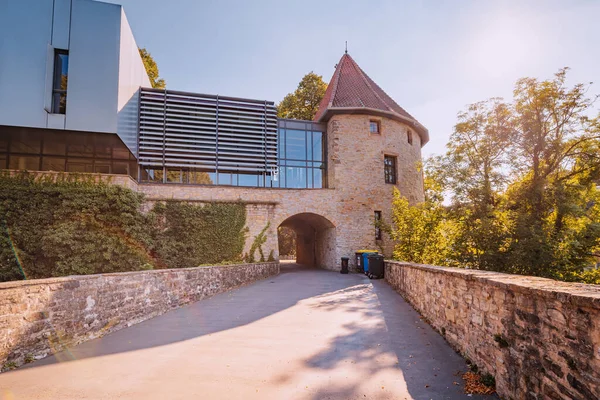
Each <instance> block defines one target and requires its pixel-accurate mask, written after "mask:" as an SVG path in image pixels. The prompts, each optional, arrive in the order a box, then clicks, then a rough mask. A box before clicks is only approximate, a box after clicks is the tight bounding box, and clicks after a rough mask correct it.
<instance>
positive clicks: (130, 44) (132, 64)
mask: <svg viewBox="0 0 600 400" xmlns="http://www.w3.org/2000/svg"><path fill="white" fill-rule="evenodd" d="M120 42H121V43H120V44H121V46H120V52H119V93H118V96H119V97H118V117H117V118H118V121H117V133H118V134H119V136H120V137H121V140H123V142H124V143H125V144H126V145H127V147H129V149H130V150H131V151H132V153H133V154H135V155H136V157H137V155H138V148H137V147H138V138H137V136H138V110H139V101H140V90H139V89H140V86H142V87H150V79H148V74H147V73H146V68H145V67H144V63H143V62H142V59H141V58H140V54H139V50H138V46H137V44H136V42H135V39H134V37H133V32H131V28H130V27H129V23H128V21H127V17H126V16H125V12H124V11H123V10H121V40H120Z"/></svg>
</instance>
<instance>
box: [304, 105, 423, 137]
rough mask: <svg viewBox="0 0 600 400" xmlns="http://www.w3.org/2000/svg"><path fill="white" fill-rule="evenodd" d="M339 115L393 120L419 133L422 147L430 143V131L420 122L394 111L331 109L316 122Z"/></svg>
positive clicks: (360, 108)
mask: <svg viewBox="0 0 600 400" xmlns="http://www.w3.org/2000/svg"><path fill="white" fill-rule="evenodd" d="M339 114H368V115H376V116H380V117H387V118H391V119H394V120H396V121H398V122H402V123H404V124H407V125H409V126H411V127H412V128H413V129H414V130H415V131H417V133H418V134H419V137H420V138H421V147H423V146H425V144H427V142H429V130H427V128H425V127H424V126H423V125H421V123H420V122H419V121H417V120H416V119H413V118H409V117H405V116H404V115H400V114H398V113H396V112H393V111H385V110H379V109H376V108H369V107H329V108H327V110H325V112H324V113H323V114H322V115H321V117H320V118H319V120H318V121H316V122H319V123H322V122H327V121H329V118H331V117H332V116H333V115H339Z"/></svg>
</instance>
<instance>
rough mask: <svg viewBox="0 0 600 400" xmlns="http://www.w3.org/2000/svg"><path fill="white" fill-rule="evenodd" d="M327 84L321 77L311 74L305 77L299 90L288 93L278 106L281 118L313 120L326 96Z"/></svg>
mask: <svg viewBox="0 0 600 400" xmlns="http://www.w3.org/2000/svg"><path fill="white" fill-rule="evenodd" d="M326 90H327V84H326V83H325V82H324V81H323V77H322V76H321V75H317V74H315V73H314V72H312V71H311V72H309V73H308V74H306V75H304V77H303V78H302V80H301V81H300V83H299V84H298V88H297V89H296V90H295V91H294V92H293V93H288V94H287V95H286V96H285V97H284V98H283V100H282V101H281V103H279V104H278V105H277V115H278V117H279V118H291V119H304V120H312V119H313V118H314V116H315V114H316V113H317V110H318V109H319V104H320V103H321V100H322V99H323V96H325V91H326Z"/></svg>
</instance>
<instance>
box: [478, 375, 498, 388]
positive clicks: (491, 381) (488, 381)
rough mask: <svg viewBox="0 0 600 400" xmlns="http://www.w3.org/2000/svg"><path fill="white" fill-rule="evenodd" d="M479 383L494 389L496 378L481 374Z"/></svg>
mask: <svg viewBox="0 0 600 400" xmlns="http://www.w3.org/2000/svg"><path fill="white" fill-rule="evenodd" d="M481 383H483V384H484V385H485V386H487V387H491V388H495V387H496V378H494V376H493V375H492V374H483V375H481Z"/></svg>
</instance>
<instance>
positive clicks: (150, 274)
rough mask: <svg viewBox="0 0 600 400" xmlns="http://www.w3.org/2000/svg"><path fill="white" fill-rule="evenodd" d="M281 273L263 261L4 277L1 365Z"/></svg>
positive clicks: (0, 290)
mask: <svg viewBox="0 0 600 400" xmlns="http://www.w3.org/2000/svg"><path fill="white" fill-rule="evenodd" d="M278 273H279V263H257V264H241V265H226V266H214V267H198V268H186V269H165V270H153V271H141V272H124V273H114V274H102V275H84V276H70V277H65V278H50V279H36V280H30V281H15V282H4V283H0V367H1V366H3V365H6V363H15V364H16V365H20V364H22V363H24V362H25V361H26V359H28V360H31V359H33V358H42V357H45V356H47V355H49V354H52V353H55V352H58V351H61V350H63V349H65V348H67V347H69V346H73V345H76V344H78V343H81V342H84V341H87V340H90V339H94V338H97V337H100V336H102V335H104V334H106V333H109V332H113V331H116V330H119V329H121V328H124V327H127V326H131V325H133V324H137V323H139V322H141V321H144V320H146V319H149V318H152V317H155V316H157V315H160V314H163V313H165V312H167V311H169V310H172V309H174V308H178V307H180V306H182V305H184V304H188V303H191V302H195V301H198V300H201V299H203V298H205V297H208V296H212V295H215V294H217V293H221V292H224V291H227V290H230V289H233V288H236V287H238V286H241V285H245V284H249V283H252V282H254V281H257V280H260V279H264V278H267V277H269V276H273V275H277V274H278Z"/></svg>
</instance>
